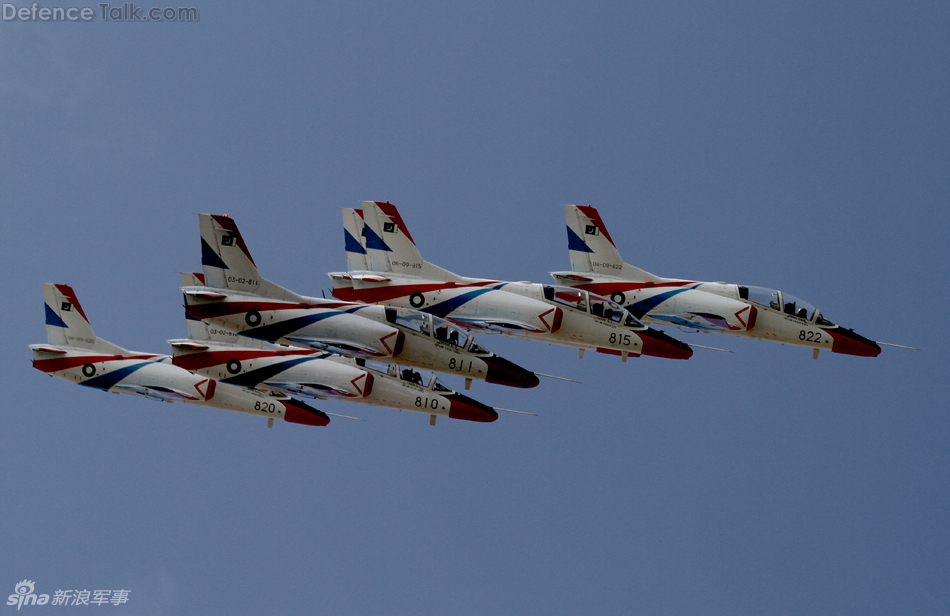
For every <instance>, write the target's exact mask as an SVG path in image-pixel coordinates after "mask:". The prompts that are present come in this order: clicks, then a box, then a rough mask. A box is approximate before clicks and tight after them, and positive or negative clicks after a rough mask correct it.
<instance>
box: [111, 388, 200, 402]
mask: <svg viewBox="0 0 950 616" xmlns="http://www.w3.org/2000/svg"><path fill="white" fill-rule="evenodd" d="M113 389H116V390H118V391H120V392H122V393H124V394H137V395H139V396H145V397H146V398H151V399H152V400H161V401H163V402H183V401H190V402H194V401H196V400H201V398H199V397H198V396H193V395H191V394H187V393H185V392H183V391H179V390H176V389H172V388H170V387H157V386H152V387H148V386H146V385H116V386H115V387H114V388H113Z"/></svg>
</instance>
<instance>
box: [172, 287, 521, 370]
mask: <svg viewBox="0 0 950 616" xmlns="http://www.w3.org/2000/svg"><path fill="white" fill-rule="evenodd" d="M183 290H184V292H185V301H186V314H187V316H188V318H192V319H196V320H200V321H205V322H206V323H209V324H214V325H217V326H220V327H223V328H225V329H227V330H229V331H232V332H234V333H237V334H238V335H239V336H241V337H244V338H251V339H255V340H261V341H265V342H270V343H282V344H288V345H294V346H298V347H308V348H312V349H320V350H325V351H330V352H335V353H340V354H344V355H348V356H353V357H361V358H367V359H380V360H392V361H395V362H397V363H400V364H403V365H407V366H413V367H416V368H423V369H426V370H433V371H436V372H444V373H449V374H456V375H459V376H462V377H464V378H467V379H476V380H482V381H487V382H489V383H496V384H500V385H507V386H510V387H521V388H526V387H534V386H536V385H537V384H538V378H537V376H535V375H534V373H533V372H530V371H529V370H526V369H524V368H522V367H521V366H518V365H516V364H514V363H512V362H510V361H508V360H506V359H504V358H503V357H499V356H497V355H495V354H494V353H491V352H489V351H488V350H486V349H485V348H484V347H483V346H481V345H480V344H479V343H478V341H476V340H475V338H474V336H472V335H470V334H469V333H468V332H466V331H465V330H463V329H461V328H459V327H457V326H455V325H453V324H452V323H450V322H449V321H447V320H445V319H441V318H439V317H438V316H435V315H432V314H429V313H426V312H419V311H417V310H411V309H401V308H386V307H384V306H375V305H366V304H358V303H352V302H340V301H336V300H319V299H316V298H307V300H308V301H306V302H283V301H275V300H269V299H265V298H261V297H259V296H256V295H252V294H245V293H234V292H231V291H223V290H208V289H207V288H203V287H185V288H184V289H183ZM210 291H214V292H213V293H211V292H210Z"/></svg>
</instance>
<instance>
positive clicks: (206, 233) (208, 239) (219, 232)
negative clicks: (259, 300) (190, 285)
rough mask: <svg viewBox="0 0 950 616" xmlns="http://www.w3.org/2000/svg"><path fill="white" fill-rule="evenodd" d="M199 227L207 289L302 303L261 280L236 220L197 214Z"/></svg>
mask: <svg viewBox="0 0 950 616" xmlns="http://www.w3.org/2000/svg"><path fill="white" fill-rule="evenodd" d="M198 225H199V228H200V229H201V268H202V270H203V271H204V278H205V284H206V285H207V286H209V287H215V288H218V289H231V290H232V291H243V292H245V293H254V294H255V295H260V296H262V297H269V298H273V299H287V300H290V301H299V300H300V299H301V296H299V295H297V294H296V293H293V292H291V291H288V290H287V289H285V288H283V287H281V286H278V285H276V284H274V283H272V282H270V281H269V280H267V279H265V278H264V277H263V276H261V273H260V272H259V271H257V264H255V263H254V259H253V258H251V252H250V251H249V250H248V249H247V244H245V243H244V238H243V237H242V236H241V231H240V230H239V229H238V226H237V223H236V222H234V219H233V218H229V217H227V216H218V215H215V214H198Z"/></svg>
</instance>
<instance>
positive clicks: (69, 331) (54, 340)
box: [43, 282, 126, 354]
mask: <svg viewBox="0 0 950 616" xmlns="http://www.w3.org/2000/svg"><path fill="white" fill-rule="evenodd" d="M43 302H44V304H45V305H46V339H47V340H48V341H49V343H50V344H55V345H57V346H69V347H78V348H81V349H89V350H92V351H102V352H105V353H117V354H119V353H124V352H126V351H125V349H123V348H122V347H118V346H116V345H114V344H112V343H111V342H107V341H105V340H102V339H100V338H98V337H96V334H95V332H94V331H92V326H91V325H90V324H89V319H87V318H86V313H85V312H84V311H83V309H82V306H81V305H80V304H79V298H77V297H76V293H75V292H74V291H73V289H72V287H70V286H68V285H65V284H52V283H49V282H47V283H43Z"/></svg>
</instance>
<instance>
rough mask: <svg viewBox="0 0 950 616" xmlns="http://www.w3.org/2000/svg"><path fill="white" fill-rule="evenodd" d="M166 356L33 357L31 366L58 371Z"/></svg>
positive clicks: (46, 370)
mask: <svg viewBox="0 0 950 616" xmlns="http://www.w3.org/2000/svg"><path fill="white" fill-rule="evenodd" d="M153 357H166V356H165V355H84V356H81V357H54V358H52V359H34V360H33V367H34V368H36V369H37V370H41V371H43V372H47V373H48V372H59V371H60V370H69V369H70V368H75V367H76V366H84V365H86V364H98V363H101V362H104V361H121V360H132V359H151V358H153Z"/></svg>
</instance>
